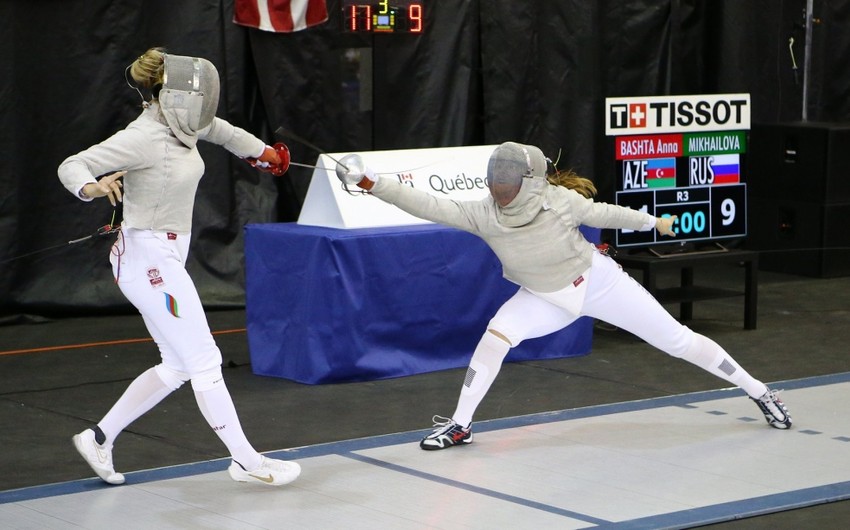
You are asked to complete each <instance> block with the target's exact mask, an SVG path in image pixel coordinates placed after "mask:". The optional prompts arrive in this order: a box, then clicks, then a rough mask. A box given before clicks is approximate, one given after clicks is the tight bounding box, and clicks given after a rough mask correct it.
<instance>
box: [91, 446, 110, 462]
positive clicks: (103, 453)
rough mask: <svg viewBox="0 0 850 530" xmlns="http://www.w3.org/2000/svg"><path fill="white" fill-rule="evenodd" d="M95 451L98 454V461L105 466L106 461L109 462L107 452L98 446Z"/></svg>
mask: <svg viewBox="0 0 850 530" xmlns="http://www.w3.org/2000/svg"><path fill="white" fill-rule="evenodd" d="M94 450H95V452H97V459H98V460H99V461H100V463H101V464H105V463H106V461H107V460H108V458H107V454H106V451H104V450H103V449H101V448H100V447H98V446H97V445H95V446H94Z"/></svg>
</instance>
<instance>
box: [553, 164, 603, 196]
mask: <svg viewBox="0 0 850 530" xmlns="http://www.w3.org/2000/svg"><path fill="white" fill-rule="evenodd" d="M546 179H547V180H548V181H549V183H550V184H554V185H555V186H563V187H565V188H568V189H571V190H573V191H576V192H578V193H579V194H581V195H583V196H584V197H586V198H588V199H592V198H593V197H594V196H595V195H596V186H594V185H593V182H591V180H590V179H587V178H584V177H581V176H579V175H578V174H577V173H576V172H575V171H573V170H572V169H570V170H567V171H559V170H557V169H556V170H555V173H554V174H552V175H548V176H547V177H546Z"/></svg>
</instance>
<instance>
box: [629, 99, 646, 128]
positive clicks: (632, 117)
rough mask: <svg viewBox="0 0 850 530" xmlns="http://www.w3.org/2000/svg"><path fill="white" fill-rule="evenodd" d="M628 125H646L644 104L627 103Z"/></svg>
mask: <svg viewBox="0 0 850 530" xmlns="http://www.w3.org/2000/svg"><path fill="white" fill-rule="evenodd" d="M629 127H646V104H644V103H632V104H631V105H629Z"/></svg>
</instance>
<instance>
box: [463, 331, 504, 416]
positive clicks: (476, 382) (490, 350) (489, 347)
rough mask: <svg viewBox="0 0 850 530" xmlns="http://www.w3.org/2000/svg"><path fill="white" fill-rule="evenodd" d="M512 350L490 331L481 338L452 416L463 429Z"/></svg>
mask: <svg viewBox="0 0 850 530" xmlns="http://www.w3.org/2000/svg"><path fill="white" fill-rule="evenodd" d="M510 349H511V347H510V345H509V344H508V343H507V342H505V341H504V340H502V339H500V338H499V337H497V336H496V335H494V334H493V333H491V332H489V331H487V332H486V333H484V336H483V337H481V340H480V341H479V342H478V346H477V347H476V348H475V352H474V353H473V354H472V360H471V361H470V362H469V368H467V370H466V379H465V380H464V382H463V388H462V389H461V391H460V398H459V399H458V402H457V409H456V410H455V413H454V414H453V415H452V419H453V420H454V421H456V422H457V423H458V424H459V425H461V426H462V427H466V426H467V425H469V424H470V423H471V422H472V415H473V414H475V409H477V408H478V405H479V403H481V400H482V399H484V396H485V395H486V394H487V391H488V390H489V389H490V385H492V384H493V381H495V380H496V376H497V375H499V370H500V369H501V367H502V361H503V360H504V359H505V356H506V355H507V354H508V351H509V350H510Z"/></svg>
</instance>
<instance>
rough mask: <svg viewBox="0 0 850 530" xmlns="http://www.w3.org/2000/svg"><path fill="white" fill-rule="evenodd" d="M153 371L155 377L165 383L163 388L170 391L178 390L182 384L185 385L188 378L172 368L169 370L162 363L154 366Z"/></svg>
mask: <svg viewBox="0 0 850 530" xmlns="http://www.w3.org/2000/svg"><path fill="white" fill-rule="evenodd" d="M153 369H154V370H156V375H158V376H159V378H160V379H162V382H163V383H165V386H167V387H168V388H170V389H171V390H172V391H174V390H177V389H178V388H180V387H181V386H183V383H185V382H186V381H187V380H188V379H189V376H188V375H186V374H185V373H184V372H181V371H179V370H175V369H174V368H170V367H168V366H166V365H164V364H162V363H159V364H158V365H156V366H154V367H153Z"/></svg>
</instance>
